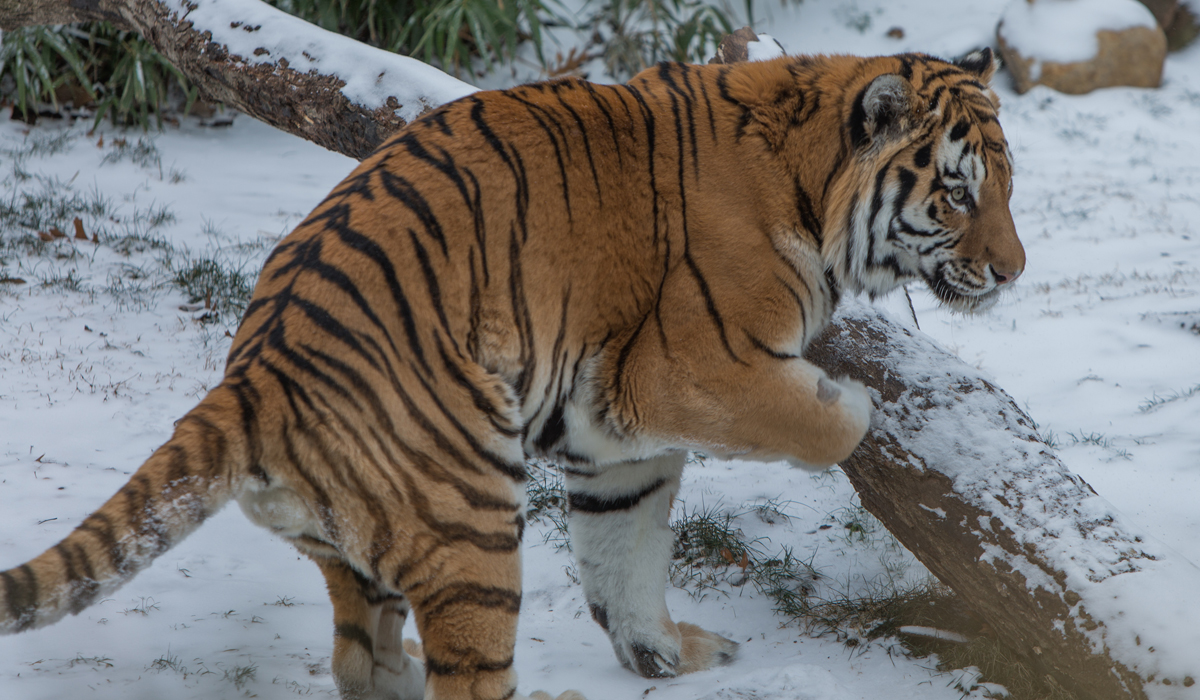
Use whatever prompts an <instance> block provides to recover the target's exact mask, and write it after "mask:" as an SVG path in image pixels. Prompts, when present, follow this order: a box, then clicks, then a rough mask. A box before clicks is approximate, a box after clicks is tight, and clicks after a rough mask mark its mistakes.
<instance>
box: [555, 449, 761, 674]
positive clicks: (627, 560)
mask: <svg viewBox="0 0 1200 700" xmlns="http://www.w3.org/2000/svg"><path fill="white" fill-rule="evenodd" d="M684 459H685V453H683V452H675V453H672V454H668V455H664V456H661V457H656V458H653V459H648V460H644V461H638V462H624V463H620V464H615V465H608V466H604V467H594V468H593V469H595V471H594V473H591V475H590V476H589V475H587V474H586V473H585V471H584V470H572V472H571V473H568V474H567V478H566V485H567V493H568V496H567V498H568V503H569V505H570V518H571V522H570V532H571V544H572V548H573V550H574V552H575V557H576V561H577V562H578V564H579V571H580V578H581V579H582V581H583V589H584V593H585V594H586V596H587V600H588V605H589V607H590V609H591V613H592V618H593V619H595V621H596V622H597V623H599V625H600V626H601V627H603V628H604V630H605V632H607V633H608V636H609V639H610V641H611V642H612V645H613V649H614V650H615V651H616V654H617V658H618V659H619V660H620V661H621V663H622V664H623V665H624V666H625V667H626V668H629V669H630V670H632V671H634V672H635V673H638V674H639V675H642V676H645V677H647V678H662V677H670V676H676V675H679V674H681V673H691V672H693V671H700V670H703V669H706V668H710V667H712V666H715V665H719V664H725V663H729V662H730V661H732V660H733V658H734V656H735V655H736V654H737V646H738V645H737V643H735V642H732V641H730V640H728V639H725V638H724V637H721V636H720V635H717V634H713V633H711V632H707V631H705V630H703V629H700V628H699V627H697V626H695V625H690V624H688V623H679V624H676V623H675V622H673V621H672V620H671V616H670V614H669V613H668V611H667V604H666V594H665V589H666V584H667V569H668V566H669V565H670V560H671V550H672V547H673V544H674V535H673V533H672V532H671V527H670V525H669V523H668V521H669V517H670V512H671V504H672V502H673V501H674V498H675V494H676V492H677V491H678V490H679V477H680V473H681V472H682V471H683V464H684ZM588 472H590V470H588Z"/></svg>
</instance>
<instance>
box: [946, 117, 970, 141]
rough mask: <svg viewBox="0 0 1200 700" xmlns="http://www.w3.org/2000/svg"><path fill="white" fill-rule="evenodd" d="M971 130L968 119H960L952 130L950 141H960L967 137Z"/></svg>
mask: <svg viewBox="0 0 1200 700" xmlns="http://www.w3.org/2000/svg"><path fill="white" fill-rule="evenodd" d="M970 130H971V123H970V122H968V121H967V120H966V119H959V120H958V122H957V123H956V124H955V125H954V128H953V129H951V130H950V140H951V141H959V140H961V139H962V138H963V137H964V136H966V135H967V132H968V131H970Z"/></svg>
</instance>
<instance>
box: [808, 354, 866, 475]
mask: <svg viewBox="0 0 1200 700" xmlns="http://www.w3.org/2000/svg"><path fill="white" fill-rule="evenodd" d="M816 394H817V401H818V402H819V405H820V406H821V407H822V408H823V409H824V410H825V411H828V412H829V413H831V414H832V415H831V416H829V419H828V420H826V421H825V425H826V427H825V428H824V429H823V431H822V432H821V433H820V434H819V435H817V436H816V437H815V439H811V440H810V441H809V442H808V443H807V444H804V445H801V446H799V448H798V451H799V452H800V453H801V454H802V455H804V457H797V456H792V457H790V458H788V462H789V463H790V464H791V465H792V466H793V467H799V468H800V469H805V470H808V471H821V470H824V469H827V468H829V467H830V466H832V465H833V464H836V463H838V462H840V461H842V460H843V459H845V458H847V457H849V456H850V453H851V452H853V451H854V448H856V447H858V443H860V442H862V439H863V437H864V436H865V435H866V434H867V430H868V429H869V428H870V427H871V394H870V392H868V391H867V388H866V387H865V386H863V384H862V383H861V382H857V381H855V380H853V379H850V378H848V377H842V378H841V379H830V378H828V377H826V376H824V375H822V376H821V377H820V378H818V379H817V391H816Z"/></svg>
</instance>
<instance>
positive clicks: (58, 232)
mask: <svg viewBox="0 0 1200 700" xmlns="http://www.w3.org/2000/svg"><path fill="white" fill-rule="evenodd" d="M50 235H51V236H53V237H55V238H66V237H67V234H65V233H63V232H62V229H60V228H59V227H57V226H51V227H50Z"/></svg>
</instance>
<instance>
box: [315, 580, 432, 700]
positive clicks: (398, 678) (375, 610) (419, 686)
mask: <svg viewBox="0 0 1200 700" xmlns="http://www.w3.org/2000/svg"><path fill="white" fill-rule="evenodd" d="M316 561H317V565H318V566H319V567H320V568H321V573H322V574H324V576H325V583H326V585H327V586H328V588H329V598H330V600H331V601H332V602H333V622H334V637H333V677H334V680H335V681H336V683H337V687H338V691H339V693H340V694H341V696H342V698H343V699H344V700H422V699H423V698H424V697H425V669H424V667H423V665H422V662H421V660H420V659H418V658H413V656H412V655H410V654H408V653H406V651H405V648H404V646H403V642H402V639H401V632H402V631H403V629H404V620H405V619H406V618H407V616H408V611H409V606H408V600H407V599H405V597H404V596H402V595H398V594H395V593H390V592H387V591H384V590H382V589H381V588H380V587H379V586H377V585H375V583H373V582H372V581H370V580H368V579H366V578H365V577H363V576H361V575H360V574H359V573H358V572H356V571H355V570H354V569H352V568H351V567H350V566H349V565H348V564H346V563H345V562H344V561H342V560H340V559H335V558H318V559H317V560H316Z"/></svg>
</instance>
